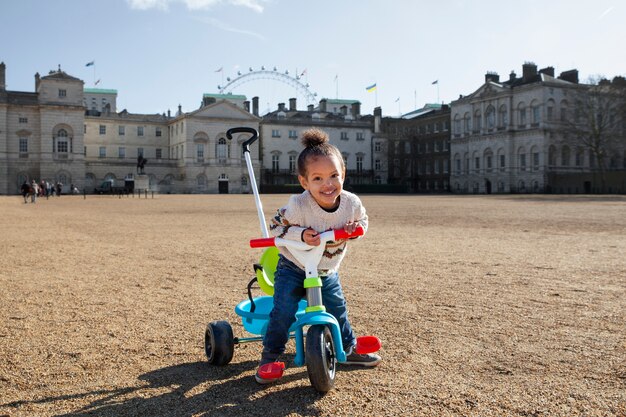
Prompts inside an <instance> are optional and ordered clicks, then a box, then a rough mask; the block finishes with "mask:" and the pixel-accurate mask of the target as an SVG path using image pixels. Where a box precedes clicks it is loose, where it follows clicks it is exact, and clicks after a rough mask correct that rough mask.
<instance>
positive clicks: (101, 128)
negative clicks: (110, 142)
mask: <svg viewBox="0 0 626 417" xmlns="http://www.w3.org/2000/svg"><path fill="white" fill-rule="evenodd" d="M100 134H101V135H106V134H107V127H106V126H105V125H100Z"/></svg>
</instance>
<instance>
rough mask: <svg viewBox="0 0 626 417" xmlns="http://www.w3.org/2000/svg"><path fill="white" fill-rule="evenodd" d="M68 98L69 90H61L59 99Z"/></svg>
mask: <svg viewBox="0 0 626 417" xmlns="http://www.w3.org/2000/svg"><path fill="white" fill-rule="evenodd" d="M66 96H67V90H63V89H60V90H59V97H66Z"/></svg>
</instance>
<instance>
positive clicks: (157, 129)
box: [156, 127, 161, 138]
mask: <svg viewBox="0 0 626 417" xmlns="http://www.w3.org/2000/svg"><path fill="white" fill-rule="evenodd" d="M160 136H161V128H160V127H157V128H156V137H157V138H158V137H160Z"/></svg>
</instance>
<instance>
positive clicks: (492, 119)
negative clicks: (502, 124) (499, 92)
mask: <svg viewBox="0 0 626 417" xmlns="http://www.w3.org/2000/svg"><path fill="white" fill-rule="evenodd" d="M485 116H486V118H487V129H490V130H491V129H493V128H494V127H495V125H496V111H495V109H494V108H493V107H492V106H489V107H487V111H486V113H485Z"/></svg>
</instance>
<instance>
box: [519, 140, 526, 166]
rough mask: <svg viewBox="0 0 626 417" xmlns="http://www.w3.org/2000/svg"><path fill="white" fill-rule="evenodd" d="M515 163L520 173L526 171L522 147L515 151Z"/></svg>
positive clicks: (524, 150) (524, 152) (524, 153)
mask: <svg viewBox="0 0 626 417" xmlns="http://www.w3.org/2000/svg"><path fill="white" fill-rule="evenodd" d="M517 163H518V166H519V170H520V171H526V149H525V148H524V147H523V146H520V148H519V149H518V150H517Z"/></svg>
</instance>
